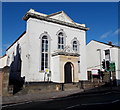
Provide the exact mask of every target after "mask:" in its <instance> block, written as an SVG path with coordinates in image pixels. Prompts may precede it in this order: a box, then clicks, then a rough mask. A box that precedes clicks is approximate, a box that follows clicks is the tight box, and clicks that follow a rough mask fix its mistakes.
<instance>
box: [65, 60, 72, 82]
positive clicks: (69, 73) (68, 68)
mask: <svg viewBox="0 0 120 110" xmlns="http://www.w3.org/2000/svg"><path fill="white" fill-rule="evenodd" d="M72 70H73V69H72V63H71V62H67V63H66V64H65V66H64V80H65V83H72Z"/></svg>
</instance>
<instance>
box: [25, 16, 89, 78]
mask: <svg viewBox="0 0 120 110" xmlns="http://www.w3.org/2000/svg"><path fill="white" fill-rule="evenodd" d="M27 25H28V26H27V27H28V36H29V46H28V47H29V48H30V49H29V52H30V62H31V63H30V70H29V71H30V74H31V75H32V74H34V73H35V74H36V75H35V76H34V78H35V77H36V78H35V80H37V78H38V77H37V76H39V74H40V75H41V77H43V76H42V73H41V72H40V71H39V69H40V66H39V65H40V64H39V63H40V62H39V61H40V55H41V54H40V48H41V47H40V35H41V34H42V33H44V31H46V32H47V33H48V34H49V36H50V38H51V40H50V45H51V47H50V51H51V54H52V53H54V51H56V50H57V47H58V45H57V41H58V37H57V35H56V34H57V32H58V31H59V30H60V29H63V30H64V32H65V34H66V45H70V46H72V44H71V41H72V40H73V39H74V37H77V39H78V41H79V42H80V52H79V53H80V55H81V56H80V60H81V64H80V71H81V73H79V76H80V77H79V79H80V80H86V79H87V74H86V53H85V52H86V49H85V43H86V39H85V37H86V36H85V32H84V31H82V30H79V29H74V28H71V27H67V26H63V25H59V24H55V23H51V22H46V21H40V20H37V19H33V18H30V19H29V20H28V22H27ZM34 56H36V57H34ZM50 58H51V57H50ZM50 61H51V59H50ZM54 63H55V64H57V62H54ZM39 80H40V79H39Z"/></svg>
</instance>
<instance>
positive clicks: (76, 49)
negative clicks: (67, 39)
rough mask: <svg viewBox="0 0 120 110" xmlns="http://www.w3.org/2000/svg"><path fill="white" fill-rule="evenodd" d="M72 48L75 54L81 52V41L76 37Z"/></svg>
mask: <svg viewBox="0 0 120 110" xmlns="http://www.w3.org/2000/svg"><path fill="white" fill-rule="evenodd" d="M72 48H73V51H74V52H79V41H78V40H77V38H76V37H75V38H74V39H73V40H72Z"/></svg>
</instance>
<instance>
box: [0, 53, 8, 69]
mask: <svg viewBox="0 0 120 110" xmlns="http://www.w3.org/2000/svg"><path fill="white" fill-rule="evenodd" d="M4 66H7V56H6V55H5V56H3V57H1V58H0V68H4Z"/></svg>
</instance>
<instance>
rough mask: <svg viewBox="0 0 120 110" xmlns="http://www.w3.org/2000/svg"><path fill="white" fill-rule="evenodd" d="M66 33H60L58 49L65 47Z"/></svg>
mask: <svg viewBox="0 0 120 110" xmlns="http://www.w3.org/2000/svg"><path fill="white" fill-rule="evenodd" d="M64 42H65V41H64V35H63V33H62V32H60V33H59V34H58V49H64Z"/></svg>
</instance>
